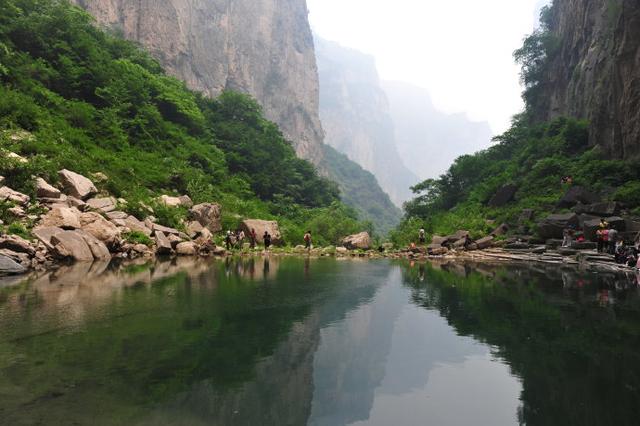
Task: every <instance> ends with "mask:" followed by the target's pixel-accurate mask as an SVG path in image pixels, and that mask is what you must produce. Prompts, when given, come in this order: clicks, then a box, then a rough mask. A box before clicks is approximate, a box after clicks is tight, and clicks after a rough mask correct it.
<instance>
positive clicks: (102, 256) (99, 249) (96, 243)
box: [74, 229, 111, 260]
mask: <svg viewBox="0 0 640 426" xmlns="http://www.w3.org/2000/svg"><path fill="white" fill-rule="evenodd" d="M74 232H76V233H77V234H79V235H80V236H82V238H83V239H84V241H85V243H87V245H88V246H89V249H90V250H91V254H92V255H93V258H94V259H96V260H109V259H111V253H109V249H108V248H107V246H106V245H105V244H104V243H103V242H102V241H100V240H99V239H97V238H96V237H94V236H93V235H91V234H89V233H88V232H85V231H83V230H80V229H79V230H76V231H74Z"/></svg>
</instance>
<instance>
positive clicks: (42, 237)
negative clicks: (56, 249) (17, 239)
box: [32, 226, 64, 251]
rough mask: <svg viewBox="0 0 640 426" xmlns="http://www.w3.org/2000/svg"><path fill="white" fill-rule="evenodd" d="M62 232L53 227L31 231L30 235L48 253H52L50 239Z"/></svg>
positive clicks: (62, 230) (60, 229)
mask: <svg viewBox="0 0 640 426" xmlns="http://www.w3.org/2000/svg"><path fill="white" fill-rule="evenodd" d="M61 232H64V229H62V228H57V227H55V226H49V227H39V228H36V229H34V230H33V231H32V234H33V235H34V236H35V237H36V238H37V239H38V241H40V242H41V243H42V244H44V246H45V247H46V248H47V250H49V251H53V244H52V243H51V237H53V236H54V235H56V234H59V233H61Z"/></svg>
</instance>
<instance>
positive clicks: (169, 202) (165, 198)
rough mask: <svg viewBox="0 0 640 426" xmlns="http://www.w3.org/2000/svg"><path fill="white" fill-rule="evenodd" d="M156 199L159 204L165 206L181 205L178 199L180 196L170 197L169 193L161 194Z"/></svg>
mask: <svg viewBox="0 0 640 426" xmlns="http://www.w3.org/2000/svg"><path fill="white" fill-rule="evenodd" d="M158 201H159V202H160V203H161V204H164V205H165V206H167V207H180V206H182V200H180V197H171V196H169V195H161V196H160V197H159V198H158Z"/></svg>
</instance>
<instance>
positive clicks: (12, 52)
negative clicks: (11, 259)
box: [0, 0, 364, 244]
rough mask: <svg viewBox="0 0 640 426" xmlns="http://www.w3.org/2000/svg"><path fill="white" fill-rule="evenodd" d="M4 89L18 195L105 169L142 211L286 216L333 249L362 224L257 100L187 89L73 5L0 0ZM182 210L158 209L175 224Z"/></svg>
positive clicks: (292, 235) (293, 231) (7, 164)
mask: <svg viewBox="0 0 640 426" xmlns="http://www.w3.org/2000/svg"><path fill="white" fill-rule="evenodd" d="M0 83H1V84H0V132H1V133H0V149H2V151H3V152H4V153H5V155H2V157H1V158H0V175H3V176H5V178H6V184H7V185H8V186H10V187H12V188H14V189H16V190H20V191H23V192H26V193H29V194H31V195H33V176H41V177H43V178H45V179H47V180H48V181H50V182H52V183H55V182H56V181H57V174H56V171H57V170H59V169H61V168H68V169H71V170H74V171H76V172H78V173H82V174H85V175H89V176H90V175H91V174H92V173H96V172H102V173H105V174H106V175H107V176H108V179H106V180H104V181H103V182H101V183H99V189H101V190H103V191H105V192H109V193H111V194H113V195H115V196H117V197H122V198H124V199H126V200H127V202H128V206H129V210H130V212H131V213H134V214H142V211H143V208H141V206H144V205H148V204H151V203H152V200H154V199H155V198H156V197H157V196H158V195H159V194H163V193H169V194H170V193H175V194H188V195H189V196H190V197H191V198H192V199H193V200H194V201H195V202H205V201H208V202H210V201H214V202H219V203H221V204H222V205H223V211H224V226H225V227H235V226H236V225H237V222H238V221H239V220H240V219H241V218H242V217H260V218H265V219H278V220H280V222H281V224H282V226H283V230H284V233H285V238H287V239H288V240H289V241H291V242H294V243H295V242H297V241H301V238H302V234H303V232H304V231H305V230H306V228H307V227H309V228H310V229H312V230H317V229H320V228H323V229H324V230H325V231H326V233H325V234H319V235H318V236H317V239H316V241H317V242H318V243H325V244H328V243H335V242H336V241H337V239H338V238H339V237H341V236H343V235H344V234H347V233H350V232H355V231H358V230H361V228H362V227H363V226H364V225H363V224H360V223H359V222H358V221H357V219H356V215H355V213H354V212H353V211H352V210H350V209H348V208H346V207H345V206H343V205H342V204H340V202H339V191H338V189H337V186H336V185H335V184H334V183H332V182H330V181H329V180H327V179H325V178H323V177H321V176H319V175H318V174H317V172H316V171H315V169H314V168H313V166H311V165H310V164H309V163H307V162H305V161H303V160H300V159H298V158H296V156H295V152H294V150H293V148H292V147H291V146H290V144H289V143H288V142H287V141H286V140H285V139H284V138H283V136H282V134H281V133H280V131H279V130H278V128H277V126H276V125H275V124H273V123H271V122H268V121H267V120H266V119H264V117H263V115H262V112H261V110H260V107H259V106H258V104H257V103H256V102H255V101H254V100H252V99H250V98H249V97H247V96H244V95H240V94H237V93H225V94H223V95H222V96H220V97H219V98H218V99H208V98H205V97H203V96H201V95H200V94H198V93H194V92H192V91H189V90H188V89H187V88H186V87H185V85H184V84H183V83H182V82H180V81H178V80H176V79H174V78H172V77H169V76H167V75H166V74H165V73H164V72H163V70H162V69H161V67H160V66H159V64H158V63H157V62H156V61H155V60H154V59H152V58H151V56H149V55H148V54H147V53H145V52H144V51H142V50H141V49H140V48H138V47H137V46H136V45H134V44H132V43H130V42H127V41H124V40H122V39H121V38H119V37H116V36H113V35H110V34H106V33H104V32H102V31H101V30H99V29H97V28H95V27H94V26H93V21H92V18H91V17H90V16H89V15H88V14H87V13H85V12H84V11H81V10H80V9H78V8H75V7H72V6H71V5H69V4H68V3H67V2H66V1H59V0H7V1H3V2H2V3H1V4H0ZM9 151H12V152H16V153H18V154H20V155H22V156H24V157H26V158H28V160H29V161H28V162H27V163H21V162H19V161H16V160H14V159H11V158H8V157H7V155H6V153H7V152H9ZM183 213H184V212H182V211H179V210H176V211H165V212H164V214H158V212H156V214H157V215H158V216H159V219H161V221H163V222H165V224H167V225H175V224H176V222H177V221H179V219H180V217H181V215H182V214H183ZM314 227H315V228H314Z"/></svg>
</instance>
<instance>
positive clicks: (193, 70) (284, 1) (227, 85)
mask: <svg viewBox="0 0 640 426" xmlns="http://www.w3.org/2000/svg"><path fill="white" fill-rule="evenodd" d="M73 1H74V2H75V3H76V4H78V5H80V6H82V7H84V8H85V9H86V10H87V11H89V12H90V13H91V14H92V15H93V16H95V18H96V20H97V22H98V23H99V24H100V25H102V26H105V27H108V28H111V29H113V30H116V31H118V32H121V33H122V34H123V35H124V37H126V38H128V39H131V40H134V41H137V42H139V43H140V44H141V45H143V46H144V47H145V48H147V49H148V50H149V51H150V52H151V53H152V54H153V55H154V56H155V57H156V58H157V59H158V60H159V61H160V62H161V64H162V65H163V66H164V67H165V69H166V70H167V71H168V72H169V73H171V74H173V75H174V76H176V77H178V78H180V79H182V80H184V81H185V82H186V83H187V85H188V86H189V87H190V88H191V89H194V90H198V91H201V92H203V93H205V94H207V95H209V96H216V95H218V94H219V93H220V92H221V91H223V90H225V89H231V90H236V91H241V92H244V93H248V94H250V95H252V96H253V97H255V98H256V99H257V100H258V102H259V103H260V104H261V105H262V107H263V108H264V111H265V115H266V116H267V118H269V119H270V120H272V121H274V122H276V123H278V125H279V126H280V128H281V129H282V130H283V133H284V134H285V136H286V137H287V138H288V139H290V140H291V141H292V142H293V145H294V147H295V148H296V152H297V153H298V155H299V156H301V157H303V158H306V159H309V160H311V161H312V162H314V163H316V164H317V163H318V162H319V161H320V160H321V157H322V149H321V145H322V140H323V132H322V127H321V125H320V120H319V118H318V102H319V101H318V96H319V94H318V78H317V69H316V62H315V56H314V47H313V37H312V35H311V30H310V27H309V22H308V19H307V14H308V12H307V5H306V1H305V0H233V1H231V0H73Z"/></svg>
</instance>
